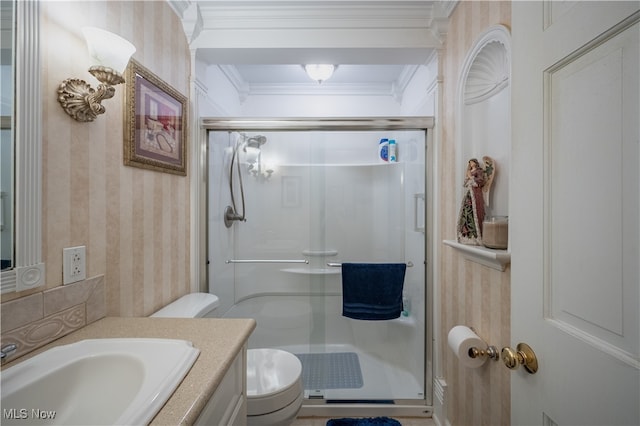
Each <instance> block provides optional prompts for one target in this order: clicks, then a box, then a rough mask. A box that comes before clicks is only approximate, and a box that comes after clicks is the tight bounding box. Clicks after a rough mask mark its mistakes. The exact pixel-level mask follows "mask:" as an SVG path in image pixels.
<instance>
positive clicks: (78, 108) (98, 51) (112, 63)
mask: <svg viewBox="0 0 640 426" xmlns="http://www.w3.org/2000/svg"><path fill="white" fill-rule="evenodd" d="M82 33H83V34H84V37H85V39H86V40H87V47H88V48H89V54H90V55H91V58H92V59H93V61H94V64H95V65H93V66H91V67H90V68H89V72H90V73H91V75H93V76H94V77H95V78H97V79H98V81H100V83H102V84H99V85H98V88H97V89H93V88H92V87H91V86H90V85H89V84H88V83H87V82H85V81H84V80H80V79H77V78H68V79H66V80H65V81H63V82H62V83H61V84H60V86H59V87H58V102H60V105H62V108H63V109H64V110H65V112H66V113H67V114H69V115H70V116H71V117H72V118H73V119H74V120H76V121H82V122H87V121H93V120H94V119H95V118H96V117H97V116H98V115H100V114H103V113H104V112H105V108H104V106H102V104H101V102H102V101H103V100H104V99H109V98H112V97H113V95H114V94H115V91H116V89H115V88H114V87H113V86H115V85H117V84H122V83H124V77H123V76H122V74H123V73H124V70H125V69H126V68H127V64H128V63H129V58H131V55H133V53H134V52H135V51H136V48H135V46H134V45H133V44H131V43H129V42H128V41H127V40H125V39H123V38H122V37H120V36H118V35H115V34H113V33H110V32H109V31H105V30H101V29H100V28H93V27H87V28H83V29H82Z"/></svg>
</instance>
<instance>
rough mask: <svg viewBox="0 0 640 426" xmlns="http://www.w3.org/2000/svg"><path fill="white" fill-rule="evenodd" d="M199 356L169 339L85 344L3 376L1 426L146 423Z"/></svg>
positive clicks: (58, 349)
mask: <svg viewBox="0 0 640 426" xmlns="http://www.w3.org/2000/svg"><path fill="white" fill-rule="evenodd" d="M199 353H200V351H199V350H198V349H196V348H194V347H192V345H191V342H187V341H185V340H171V339H138V338H135V339H95V340H82V341H80V342H77V343H73V344H70V345H65V346H58V347H56V348H53V349H50V350H48V351H45V352H43V353H41V354H38V355H36V356H34V357H33V358H30V359H28V360H26V361H24V362H21V363H19V364H17V365H15V366H13V367H10V368H7V369H5V370H3V371H2V373H1V376H0V378H1V380H0V382H1V386H2V421H1V422H2V424H3V425H12V424H21V425H25V424H29V425H54V424H55V425H67V424H68V425H115V424H117V425H140V424H147V423H149V422H150V421H151V419H153V417H154V416H155V415H156V414H157V413H158V411H160V408H162V406H163V405H164V403H165V402H166V401H167V400H168V399H169V397H170V396H171V395H172V394H173V392H174V391H175V389H176V388H177V387H178V385H179V384H180V382H181V381H182V379H183V378H184V376H185V375H186V374H187V372H188V371H189V369H190V368H191V366H192V365H193V363H194V362H195V360H196V358H197V357H198V354H199Z"/></svg>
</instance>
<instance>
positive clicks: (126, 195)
mask: <svg viewBox="0 0 640 426" xmlns="http://www.w3.org/2000/svg"><path fill="white" fill-rule="evenodd" d="M41 13H42V17H41V24H42V32H41V34H42V40H41V47H42V64H43V70H42V79H43V84H42V88H43V89H42V90H43V240H44V244H43V256H44V260H45V262H46V270H47V272H46V288H44V289H38V291H42V290H47V289H52V288H55V287H57V286H60V285H61V284H62V249H63V248H64V247H73V246H78V245H85V246H86V247H87V264H86V267H87V278H91V277H95V276H104V283H105V298H106V314H107V315H118V316H143V315H148V314H151V313H152V312H154V311H155V310H156V309H158V308H159V307H161V306H163V305H165V304H167V303H169V302H170V301H172V300H174V299H176V298H177V297H179V296H181V295H182V294H186V293H188V292H189V289H190V288H189V208H190V206H189V180H190V177H189V176H187V177H181V176H175V175H170V174H165V173H159V172H153V171H148V170H143V169H138V168H132V167H125V166H124V165H123V159H122V158H123V153H122V146H123V128H124V126H123V124H124V123H123V110H124V108H123V107H124V105H123V104H124V86H118V87H117V88H116V93H115V96H114V97H113V98H112V99H108V100H105V101H104V102H103V105H104V106H105V107H106V113H105V114H103V115H102V116H99V117H98V118H97V119H96V120H95V121H94V122H91V123H80V122H76V121H74V120H73V119H71V118H70V117H69V116H68V115H66V114H65V112H64V111H63V110H62V108H60V106H59V104H58V102H57V99H56V95H57V94H56V90H57V87H58V85H59V84H60V82H62V81H63V80H64V79H66V78H71V77H73V78H80V79H84V80H86V81H87V82H88V83H90V84H91V85H92V86H94V87H95V86H96V84H97V81H96V80H95V79H94V78H93V77H92V76H91V75H90V74H89V73H88V72H87V69H88V68H89V66H90V58H89V55H88V53H87V48H86V44H85V42H84V39H83V37H82V35H81V32H80V30H81V27H83V26H96V27H100V28H104V29H106V30H109V31H112V32H114V33H116V34H119V35H121V36H122V37H124V38H126V39H127V40H129V41H131V42H132V43H133V44H134V45H135V46H136V48H137V51H136V53H135V54H134V55H133V58H135V59H136V60H137V61H138V62H140V63H142V64H143V65H144V66H145V67H146V68H148V69H150V70H151V71H152V72H153V73H154V74H156V75H157V76H158V77H160V78H161V79H162V80H163V81H165V82H166V83H168V84H169V85H171V86H172V87H174V88H175V89H176V90H178V91H179V92H180V93H182V94H184V95H185V96H188V95H189V77H190V52H189V46H188V43H187V40H186V37H185V35H184V31H183V29H182V24H181V22H180V20H179V18H178V17H177V16H176V14H175V13H174V12H173V10H172V9H171V8H170V6H169V5H168V3H167V2H165V1H145V2H132V1H123V2H120V1H91V2H78V1H70V2H57V1H56V2H42V6H41ZM32 293H35V292H34V291H30V292H23V293H14V294H8V295H3V296H2V301H3V302H5V301H9V300H13V299H16V298H19V297H23V296H27V295H29V294H32Z"/></svg>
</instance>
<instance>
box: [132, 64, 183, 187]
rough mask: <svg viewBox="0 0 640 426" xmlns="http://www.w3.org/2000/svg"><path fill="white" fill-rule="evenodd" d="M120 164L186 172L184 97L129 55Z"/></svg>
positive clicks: (179, 173) (178, 172) (179, 172)
mask: <svg viewBox="0 0 640 426" xmlns="http://www.w3.org/2000/svg"><path fill="white" fill-rule="evenodd" d="M125 74H126V75H125V80H126V90H125V112H124V114H125V117H124V122H125V126H124V127H125V134H124V164H125V165H127V166H132V167H140V168H143V169H148V170H155V171H159V172H165V173H172V174H176V175H180V176H186V175H187V98H186V97H185V96H184V95H182V94H181V93H180V92H178V91H177V90H175V89H174V88H173V87H171V86H169V85H168V84H167V83H165V82H164V81H162V80H160V78H158V77H157V76H156V75H155V74H153V73H152V72H151V71H149V70H148V69H147V68H145V67H144V66H142V65H141V64H140V63H139V62H137V61H135V60H134V59H131V60H130V62H129V66H128V67H127V70H126V72H125Z"/></svg>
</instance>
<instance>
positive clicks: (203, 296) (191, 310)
mask: <svg viewBox="0 0 640 426" xmlns="http://www.w3.org/2000/svg"><path fill="white" fill-rule="evenodd" d="M218 305H220V299H218V296H216V295H215V294H211V293H191V294H186V295H184V296H182V297H180V298H179V299H178V300H176V301H174V302H171V303H169V304H168V305H167V306H165V307H164V308H162V309H160V310H159V311H157V312H156V313H154V314H153V315H151V316H152V317H161V318H202V317H205V316H207V314H210V313H211V312H213V311H214V310H215V309H216V308H217V307H218Z"/></svg>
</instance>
